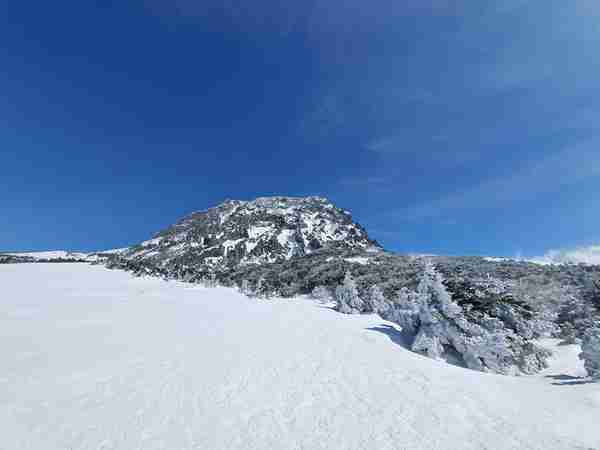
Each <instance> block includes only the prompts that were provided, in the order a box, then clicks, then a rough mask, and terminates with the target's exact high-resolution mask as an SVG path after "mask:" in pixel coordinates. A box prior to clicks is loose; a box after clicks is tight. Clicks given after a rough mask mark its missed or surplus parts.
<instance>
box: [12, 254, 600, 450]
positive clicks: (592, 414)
mask: <svg viewBox="0 0 600 450" xmlns="http://www.w3.org/2000/svg"><path fill="white" fill-rule="evenodd" d="M30 280H36V283H31V282H30ZM0 283H2V286H3V292H4V295H3V300H4V301H3V302H2V304H1V305H0V307H1V308H2V314H1V315H0V336H1V338H0V349H1V353H2V355H3V364H2V366H3V368H4V369H3V371H2V376H1V379H0V396H1V398H2V401H1V402H0V422H1V423H2V424H3V425H4V426H3V432H2V434H1V435H0V448H7V449H12V450H25V449H41V448H43V449H47V450H53V449H57V450H58V449H60V450H63V449H65V448H76V449H79V450H88V449H99V448H110V449H113V450H129V449H132V448H143V449H146V450H152V449H157V450H158V449H165V448H177V449H181V450H187V449H190V450H191V449H197V448H207V449H208V448H210V449H215V450H220V449H245V450H246V449H264V448H278V449H298V448H310V449H331V448H336V449H343V450H346V449H347V450H351V449H357V450H358V449H365V448H374V449H382V450H383V449H390V450H391V449H416V450H419V449H423V450H425V449H427V450H431V449H439V450H442V449H443V450H447V449H463V450H471V449H472V450H475V449H477V450H479V449H484V448H493V449H498V450H502V449H506V450H508V449H514V450H517V449H518V450H523V449H528V450H534V449H540V450H542V449H543V450H571V449H573V450H575V449H593V448H600V431H599V429H598V427H597V419H598V416H599V415H600V391H599V390H598V385H597V384H590V383H586V382H585V381H584V380H583V379H579V378H577V377H578V376H579V375H580V374H581V373H582V372H581V368H580V366H579V364H580V363H579V362H578V361H577V360H576V358H575V355H576V353H577V351H576V350H574V351H570V348H571V347H568V346H567V347H561V348H560V349H561V351H560V353H558V354H557V357H558V359H557V360H553V361H551V362H552V364H554V367H556V369H554V368H552V367H551V368H550V369H548V371H547V372H545V373H544V374H542V375H539V376H532V377H504V376H497V375H491V374H484V373H480V372H475V371H470V370H465V369H461V368H458V367H454V366H450V365H447V364H443V363H440V362H438V361H434V360H431V359H428V358H424V357H422V356H420V355H417V354H415V353H412V352H409V351H407V350H405V349H403V348H402V347H401V346H400V345H398V336H399V334H398V332H397V331H396V330H395V328H394V326H393V324H391V323H389V322H385V321H383V320H382V319H381V318H379V317H377V316H375V315H372V314H366V315H356V316H348V315H342V314H338V313H336V312H335V311H332V310H331V309H329V308H327V307H324V306H323V305H321V304H318V303H315V302H312V301H309V300H306V299H298V298H294V299H289V300H288V301H263V302H257V301H255V300H253V299H248V298H246V297H245V296H243V295H240V294H239V293H237V292H236V291H234V290H232V289H227V288H216V289H207V288H204V287H201V286H198V285H191V284H188V283H178V282H165V281H163V280H161V279H158V278H148V277H146V278H134V277H132V276H131V275H130V274H128V273H126V272H122V271H110V270H106V269H105V268H103V267H101V266H90V265H86V264H27V265H23V264H21V265H3V266H0ZM567 350H568V351H567Z"/></svg>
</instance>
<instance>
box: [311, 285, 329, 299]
mask: <svg viewBox="0 0 600 450" xmlns="http://www.w3.org/2000/svg"><path fill="white" fill-rule="evenodd" d="M310 296H311V297H312V298H314V299H315V300H319V301H321V302H327V301H329V300H331V291H330V290H329V289H327V288H326V287H325V286H316V287H315V288H314V289H313V290H312V292H311V294H310Z"/></svg>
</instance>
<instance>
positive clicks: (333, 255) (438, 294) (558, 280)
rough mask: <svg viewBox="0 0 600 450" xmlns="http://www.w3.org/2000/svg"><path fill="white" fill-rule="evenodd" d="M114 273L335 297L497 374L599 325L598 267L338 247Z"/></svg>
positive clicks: (129, 264)
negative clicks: (263, 259) (280, 257)
mask: <svg viewBox="0 0 600 450" xmlns="http://www.w3.org/2000/svg"><path fill="white" fill-rule="evenodd" d="M357 261H360V262H357ZM427 261H428V262H429V265H428V264H426V262H427ZM108 266H109V267H114V268H120V269H126V270H129V271H131V272H133V273H134V274H136V275H141V276H146V275H153V276H159V277H162V278H165V279H180V280H185V281H189V282H193V283H201V284H203V285H207V286H212V285H217V284H219V285H223V286H233V287H238V288H239V289H240V290H241V291H243V292H244V293H246V294H247V295H249V296H253V297H257V298H267V297H293V296H297V295H312V296H313V297H314V298H317V299H320V300H322V301H329V300H332V299H333V300H335V302H336V305H337V309H338V310H339V311H341V312H344V313H352V314H356V313H377V314H379V315H380V316H381V317H383V318H385V319H386V320H389V321H392V322H395V323H397V324H399V325H400V326H401V327H402V329H403V330H404V331H403V333H404V334H405V340H406V342H408V345H409V346H410V347H411V348H413V349H414V350H415V351H419V352H420V353H423V354H426V355H429V356H433V357H436V358H443V359H446V360H451V361H456V362H460V363H461V364H463V365H465V366H467V367H471V368H474V369H478V370H488V371H494V372H499V373H516V372H521V373H530V372H535V371H537V370H539V369H540V368H542V367H543V366H544V361H545V359H546V356H547V353H546V352H545V351H543V350H541V349H540V348H538V347H536V346H535V344H534V340H535V339H536V338H538V337H541V336H548V335H552V336H555V337H562V338H563V339H565V340H568V341H571V342H581V340H582V339H583V337H584V334H585V332H586V330H588V329H589V328H590V327H591V326H592V325H593V324H594V323H597V322H598V320H600V284H599V283H598V280H600V267H597V266H540V265H536V264H531V263H527V262H516V261H496V262H492V261H487V260H485V259H484V258H476V257H469V258H462V257H453V258H450V257H430V258H419V257H411V256H402V255H393V254H390V253H385V252H375V253H372V252H368V251H364V250H348V249H345V248H343V247H336V246H330V247H327V248H322V249H319V250H318V251H314V252H313V253H311V254H309V255H304V256H302V257H296V258H291V259H289V260H285V261H275V262H273V263H264V264H245V265H237V266H231V267H228V268H227V269H223V270H219V271H216V270H213V269H211V268H210V267H208V266H206V265H202V264H196V263H195V262H194V260H189V261H188V260H185V261H182V262H181V263H173V262H171V263H169V264H168V265H160V264H154V263H152V262H151V261H148V260H133V259H124V258H121V257H119V256H118V255H117V256H115V257H113V258H111V259H110V261H109V262H108ZM588 348H589V345H588ZM588 353H590V352H589V351H588V352H587V353H586V354H588ZM592 353H593V352H592ZM590 354H591V353H590Z"/></svg>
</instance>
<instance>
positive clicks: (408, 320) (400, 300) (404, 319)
mask: <svg viewBox="0 0 600 450" xmlns="http://www.w3.org/2000/svg"><path fill="white" fill-rule="evenodd" d="M426 301H427V298H426V297H425V296H423V295H421V294H419V293H417V292H415V291H411V290H410V289H408V288H406V287H403V288H402V289H400V291H399V292H398V294H397V296H396V299H395V302H394V303H393V304H392V305H390V304H389V303H388V305H387V306H388V307H387V308H386V309H383V310H382V311H379V314H380V315H381V317H383V318H384V319H385V320H389V321H390V322H394V323H397V324H398V325H400V328H401V329H402V333H403V334H404V335H405V336H407V337H410V338H412V339H414V337H415V336H416V334H417V331H418V329H419V325H420V319H419V313H420V311H421V310H422V308H423V305H424V303H426Z"/></svg>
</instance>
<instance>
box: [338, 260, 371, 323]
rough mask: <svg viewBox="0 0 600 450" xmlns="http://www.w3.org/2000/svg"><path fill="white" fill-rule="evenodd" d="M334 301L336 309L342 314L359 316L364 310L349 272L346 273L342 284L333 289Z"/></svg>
mask: <svg viewBox="0 0 600 450" xmlns="http://www.w3.org/2000/svg"><path fill="white" fill-rule="evenodd" d="M335 301H336V304H337V305H336V309H337V310H338V311H339V312H341V313H344V314H360V313H361V312H363V310H364V302H363V300H362V299H361V298H360V296H359V294H358V288H357V287H356V282H355V281H354V278H352V274H350V272H349V271H348V272H346V276H345V277H344V282H343V283H342V284H340V285H339V286H338V287H337V288H336V289H335Z"/></svg>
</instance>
